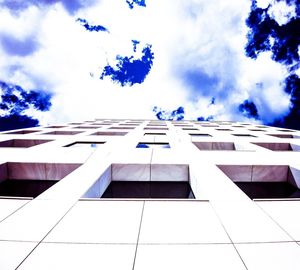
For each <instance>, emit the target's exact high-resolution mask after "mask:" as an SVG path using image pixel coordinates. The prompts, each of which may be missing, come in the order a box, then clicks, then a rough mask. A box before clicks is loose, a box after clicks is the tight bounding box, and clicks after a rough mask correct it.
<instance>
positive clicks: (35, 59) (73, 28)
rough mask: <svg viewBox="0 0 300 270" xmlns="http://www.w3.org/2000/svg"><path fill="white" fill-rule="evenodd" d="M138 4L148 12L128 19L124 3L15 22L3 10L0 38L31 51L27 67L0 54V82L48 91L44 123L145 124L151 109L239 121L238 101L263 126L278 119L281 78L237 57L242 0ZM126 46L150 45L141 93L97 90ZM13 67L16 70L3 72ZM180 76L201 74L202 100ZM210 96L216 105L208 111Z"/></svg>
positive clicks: (128, 50) (57, 8)
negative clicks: (26, 43) (31, 42)
mask: <svg viewBox="0 0 300 270" xmlns="http://www.w3.org/2000/svg"><path fill="white" fill-rule="evenodd" d="M146 4H147V8H142V7H135V8H134V9H132V10H131V9H129V8H128V5H127V4H126V1H125V0H114V1H112V0H101V1H98V2H97V4H95V5H94V6H92V7H89V8H85V9H82V10H79V11H78V12H77V13H76V16H75V15H74V16H72V15H70V14H69V13H68V12H67V11H66V10H65V9H64V8H63V6H62V5H61V4H56V5H52V6H49V7H48V8H47V9H43V10H41V9H38V8H36V7H30V8H29V9H26V10H24V11H23V12H22V13H20V16H19V17H16V16H12V15H10V14H9V13H8V11H7V10H2V11H1V12H0V34H1V33H4V32H5V33H10V34H11V35H13V36H15V37H18V38H24V37H25V36H26V35H29V34H30V35H33V36H34V37H35V38H36V39H37V41H38V43H39V44H40V47H39V50H37V51H36V52H35V53H34V54H32V55H30V56H27V57H13V56H8V55H6V54H5V52H4V51H3V50H1V48H0V57H1V59H4V62H5V64H3V62H2V64H0V74H3V76H1V79H2V80H11V81H13V82H14V83H16V84H21V85H22V86H24V87H35V88H43V89H49V90H51V91H53V93H54V94H55V96H54V98H53V100H52V103H53V107H52V109H51V111H50V112H49V113H48V114H47V116H44V121H45V122H47V123H51V122H67V121H76V120H81V119H82V120H84V119H86V118H88V119H90V118H96V117H98V118H105V117H107V118H109V117H115V118H154V117H155V115H154V113H153V112H152V108H153V107H154V106H158V107H162V108H163V109H165V110H174V109H177V108H178V107H179V106H183V107H185V111H186V118H194V119H195V118H197V117H198V116H210V115H214V116H215V118H216V119H229V120H230V119H243V117H242V116H238V115H237V114H236V108H237V106H238V105H239V104H240V103H242V102H243V101H244V100H245V99H247V98H251V99H252V100H253V101H254V102H255V104H256V105H257V106H258V110H259V113H261V115H262V117H263V118H265V119H268V120H272V118H274V117H276V116H278V115H279V114H280V113H282V112H284V111H285V110H286V109H287V107H288V97H287V96H286V95H285V94H284V93H283V91H282V90H281V88H280V85H279V83H280V82H281V81H282V80H283V79H284V76H285V74H284V72H283V71H282V70H281V69H280V67H279V66H278V65H275V64H274V63H273V62H272V61H271V60H270V57H269V56H263V57H262V58H259V59H258V61H252V60H249V59H247V58H246V57H245V55H244V46H245V44H246V33H247V28H246V26H245V19H246V17H247V15H248V13H249V11H250V3H249V1H248V0H236V1H221V0H211V1H206V0H190V1H183V0H164V1H160V0H156V1H155V0H148V1H146ZM78 17H80V18H85V19H87V20H88V21H89V22H90V23H91V24H95V25H96V24H99V25H103V26H104V27H106V28H108V30H109V31H110V34H108V33H105V32H98V33H97V32H87V31H85V29H84V27H82V26H81V25H80V24H79V23H77V22H76V19H77V18H78ZM1 25H2V26H1ZM132 39H137V40H140V41H141V45H140V48H142V47H143V46H145V44H147V43H149V44H151V45H152V50H153V52H154V54H155V55H154V56H155V59H154V64H153V67H152V69H151V71H150V73H149V75H148V76H147V77H146V79H145V81H144V83H143V84H140V85H139V84H136V85H133V86H132V87H128V86H126V87H121V86H120V85H118V84H116V83H113V82H112V81H111V80H110V78H109V77H106V78H105V79H104V80H99V79H98V78H99V76H100V74H101V70H102V69H103V67H104V66H105V65H107V63H109V64H114V63H115V56H116V55H117V54H120V55H123V56H126V55H128V56H130V55H131V54H132V43H131V40H132ZM15 65H17V66H18V67H19V68H18V69H12V66H15ZM187 70H194V71H198V70H201V71H202V72H204V73H206V74H207V75H209V76H213V77H216V78H217V80H218V84H217V86H216V87H215V88H214V89H213V90H211V93H210V94H209V95H204V93H201V92H197V91H195V89H194V88H193V87H192V86H191V85H189V84H188V82H187V81H186V80H184V77H183V73H184V72H185V71H187ZM90 73H92V74H94V77H91V76H90ZM257 83H261V84H263V85H264V87H263V89H262V90H260V91H258V90H257V88H256V87H255V86H256V84H257ZM273 89H274V91H273ZM213 96H214V97H216V104H215V105H210V103H211V98H212V97H213ZM275 97H276V98H275ZM266 104H267V105H266Z"/></svg>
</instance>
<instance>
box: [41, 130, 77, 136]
mask: <svg viewBox="0 0 300 270" xmlns="http://www.w3.org/2000/svg"><path fill="white" fill-rule="evenodd" d="M79 133H82V131H67V130H56V131H52V132H47V133H43V134H41V135H75V134H79Z"/></svg>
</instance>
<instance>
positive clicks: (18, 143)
mask: <svg viewBox="0 0 300 270" xmlns="http://www.w3.org/2000/svg"><path fill="white" fill-rule="evenodd" d="M46 142H51V140H23V139H13V140H8V141H3V142H0V147H23V148H28V147H32V146H35V145H39V144H43V143H46Z"/></svg>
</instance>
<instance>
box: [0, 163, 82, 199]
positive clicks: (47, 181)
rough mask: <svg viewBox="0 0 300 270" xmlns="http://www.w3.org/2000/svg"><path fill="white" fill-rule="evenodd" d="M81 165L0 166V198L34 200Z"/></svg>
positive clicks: (34, 164)
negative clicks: (29, 198)
mask: <svg viewBox="0 0 300 270" xmlns="http://www.w3.org/2000/svg"><path fill="white" fill-rule="evenodd" d="M80 165H81V164H62V163H18V162H8V163H4V164H1V165H0V196H7V197H31V198H35V197H37V196H39V195H40V194H41V193H43V192H44V191H46V190H47V189H48V188H50V187H51V186H53V185H54V184H55V183H57V182H58V181H59V180H61V179H63V178H64V177H66V176H67V175H68V174H70V173H71V172H72V171H74V170H75V169H77V168H78V167H79V166H80Z"/></svg>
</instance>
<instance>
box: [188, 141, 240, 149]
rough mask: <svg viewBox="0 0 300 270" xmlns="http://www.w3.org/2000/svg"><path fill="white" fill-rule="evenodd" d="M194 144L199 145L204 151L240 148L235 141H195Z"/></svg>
mask: <svg viewBox="0 0 300 270" xmlns="http://www.w3.org/2000/svg"><path fill="white" fill-rule="evenodd" d="M193 144H194V145H195V146H197V148H198V149H199V150H204V151H205V150H206V151H221V150H227V151H228V150H229V151H236V150H238V148H237V147H236V145H235V144H234V143H233V142H193Z"/></svg>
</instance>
